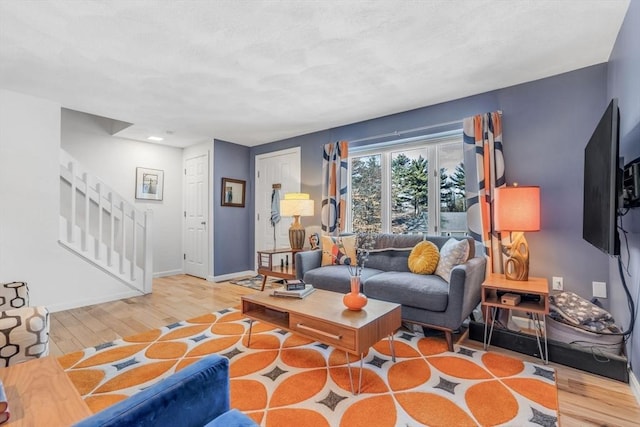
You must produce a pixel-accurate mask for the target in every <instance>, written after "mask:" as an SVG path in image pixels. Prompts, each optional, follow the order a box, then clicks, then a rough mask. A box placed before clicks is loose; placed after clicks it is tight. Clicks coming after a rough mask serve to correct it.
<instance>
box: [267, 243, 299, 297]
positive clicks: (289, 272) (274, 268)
mask: <svg viewBox="0 0 640 427" xmlns="http://www.w3.org/2000/svg"><path fill="white" fill-rule="evenodd" d="M302 251H304V249H291V248H280V249H265V250H262V251H257V252H258V274H262V288H260V290H261V291H264V286H265V284H266V283H267V276H271V277H277V278H279V279H295V278H296V269H295V259H296V253H297V252H302ZM283 254H284V255H286V254H291V257H290V262H289V264H288V265H284V266H281V265H278V264H276V265H274V263H273V256H274V255H283Z"/></svg>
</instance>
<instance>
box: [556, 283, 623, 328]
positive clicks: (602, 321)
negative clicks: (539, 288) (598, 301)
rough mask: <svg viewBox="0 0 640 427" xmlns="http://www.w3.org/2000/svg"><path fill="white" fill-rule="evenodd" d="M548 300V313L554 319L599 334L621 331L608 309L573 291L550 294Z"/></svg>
mask: <svg viewBox="0 0 640 427" xmlns="http://www.w3.org/2000/svg"><path fill="white" fill-rule="evenodd" d="M550 300H551V307H550V308H551V310H550V313H549V315H550V316H551V318H552V319H554V320H558V321H560V322H564V323H568V324H570V325H572V326H577V327H580V328H582V329H586V330H588V331H591V332H596V333H601V334H610V333H620V332H621V331H620V328H618V326H617V325H616V321H615V320H614V318H613V316H611V314H610V313H609V312H608V311H606V310H604V309H602V308H600V307H598V306H597V305H595V304H593V303H592V302H591V301H587V300H586V299H584V298H582V297H580V296H579V295H576V294H574V293H573V292H561V293H559V294H557V295H551V296H550Z"/></svg>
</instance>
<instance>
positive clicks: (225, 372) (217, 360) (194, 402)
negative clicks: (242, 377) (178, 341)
mask: <svg viewBox="0 0 640 427" xmlns="http://www.w3.org/2000/svg"><path fill="white" fill-rule="evenodd" d="M256 425H257V424H255V423H254V422H253V421H252V420H251V419H250V418H249V417H247V416H246V415H244V414H243V413H242V412H240V411H238V410H236V409H230V407H229V360H228V359H226V358H224V357H221V356H218V355H216V354H212V355H209V356H206V357H203V358H202V359H200V360H199V361H197V362H195V363H193V364H191V365H189V366H187V367H186V368H184V369H182V370H181V371H179V372H176V373H175V374H173V375H171V376H169V377H167V378H165V379H163V380H161V381H159V382H158V383H156V384H154V385H152V386H151V387H149V388H147V389H145V390H143V391H141V392H139V393H137V394H134V395H133V396H131V397H129V398H127V399H125V400H122V401H120V402H118V403H116V404H115V405H112V406H109V407H108V408H106V409H104V410H102V411H100V412H98V413H97V414H95V415H92V416H91V417H89V418H86V419H84V420H82V421H80V422H79V423H77V424H76V427H97V426H101V427H102V426H104V427H107V426H110V427H116V426H139V427H159V426H180V427H202V426H206V427H216V426H219V427H222V426H225V427H254V426H256Z"/></svg>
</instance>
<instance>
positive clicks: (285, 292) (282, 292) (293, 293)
mask: <svg viewBox="0 0 640 427" xmlns="http://www.w3.org/2000/svg"><path fill="white" fill-rule="evenodd" d="M289 288H290V289H288V288H287V284H285V285H284V286H283V287H281V288H277V289H274V290H273V292H272V293H271V295H273V296H274V297H289V298H304V297H306V296H307V295H309V294H310V293H311V292H313V291H315V289H314V287H313V285H309V284H304V288H302V286H300V285H298V286H297V288H298V289H293V288H294V287H293V286H291V287H289Z"/></svg>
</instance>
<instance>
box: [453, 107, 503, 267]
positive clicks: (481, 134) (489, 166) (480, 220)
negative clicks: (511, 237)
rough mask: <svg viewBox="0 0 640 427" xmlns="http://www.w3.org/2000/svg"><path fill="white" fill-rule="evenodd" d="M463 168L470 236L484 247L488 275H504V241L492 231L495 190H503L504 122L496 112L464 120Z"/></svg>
mask: <svg viewBox="0 0 640 427" xmlns="http://www.w3.org/2000/svg"><path fill="white" fill-rule="evenodd" d="M463 130H464V167H465V170H466V177H467V178H466V194H467V223H468V226H469V234H470V235H471V236H472V237H473V238H474V239H475V240H477V241H480V242H482V243H483V244H484V246H485V251H486V254H487V256H489V258H490V259H489V262H488V263H487V266H488V268H487V274H490V273H502V272H503V261H502V242H501V240H500V235H499V234H498V232H495V231H493V198H494V194H495V189H496V188H500V187H504V186H505V185H506V181H505V178H504V157H503V155H502V119H501V117H500V114H499V113H497V112H494V113H486V114H481V115H478V116H474V117H469V118H466V119H464V122H463Z"/></svg>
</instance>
